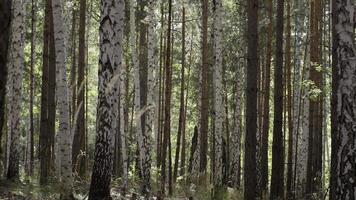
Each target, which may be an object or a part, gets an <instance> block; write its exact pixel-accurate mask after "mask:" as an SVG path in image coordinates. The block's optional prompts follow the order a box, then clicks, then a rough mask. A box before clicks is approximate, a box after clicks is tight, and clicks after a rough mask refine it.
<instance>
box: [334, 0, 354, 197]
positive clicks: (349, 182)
mask: <svg viewBox="0 0 356 200" xmlns="http://www.w3.org/2000/svg"><path fill="white" fill-rule="evenodd" d="M332 8H333V20H332V21H333V26H332V27H333V54H332V57H333V88H332V91H333V94H332V98H333V103H332V116H333V118H332V161H331V162H332V165H331V166H332V168H331V182H330V183H331V191H330V194H331V195H330V199H331V200H336V199H342V200H354V199H355V198H356V185H355V182H356V180H355V174H356V167H355V163H356V149H355V144H356V137H355V124H356V118H355V116H356V99H355V97H356V94H355V93H356V91H355V88H356V81H355V79H356V58H355V54H356V49H355V43H354V32H353V31H354V23H355V21H354V20H355V18H354V17H355V8H354V1H353V0H344V1H336V0H333V1H332Z"/></svg>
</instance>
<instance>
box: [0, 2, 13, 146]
mask: <svg viewBox="0 0 356 200" xmlns="http://www.w3.org/2000/svg"><path fill="white" fill-rule="evenodd" d="M11 2H12V1H11V0H6V1H1V2H0V13H1V14H0V24H1V26H0V153H2V147H1V144H2V132H3V131H2V130H3V125H4V122H5V95H6V84H7V71H8V70H7V66H6V64H7V62H8V59H7V58H8V51H9V39H10V27H11Z"/></svg>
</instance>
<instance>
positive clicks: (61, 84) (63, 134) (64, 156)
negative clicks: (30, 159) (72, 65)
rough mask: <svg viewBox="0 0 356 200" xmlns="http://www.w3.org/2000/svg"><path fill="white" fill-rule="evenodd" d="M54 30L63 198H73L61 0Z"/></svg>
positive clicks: (56, 0) (56, 1) (57, 1)
mask: <svg viewBox="0 0 356 200" xmlns="http://www.w3.org/2000/svg"><path fill="white" fill-rule="evenodd" d="M52 11H53V31H54V39H55V50H56V78H57V79H56V85H57V86H56V87H57V88H56V91H57V99H58V100H57V105H58V110H59V129H58V131H59V132H58V135H59V137H58V138H59V141H58V148H59V149H58V150H59V151H58V155H57V156H59V160H60V169H59V170H60V175H61V179H60V183H61V184H60V185H61V199H73V198H74V197H73V176H72V151H71V150H72V141H71V138H72V137H71V130H70V116H69V99H68V85H67V72H66V46H65V40H64V39H65V38H64V33H65V31H64V21H63V17H62V4H61V1H60V0H53V1H52Z"/></svg>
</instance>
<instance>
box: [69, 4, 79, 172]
mask: <svg viewBox="0 0 356 200" xmlns="http://www.w3.org/2000/svg"><path fill="white" fill-rule="evenodd" d="M75 7H76V3H75V2H74V5H73V8H72V30H71V39H72V41H71V42H72V43H71V57H72V58H71V61H72V63H71V69H70V87H71V98H70V100H71V106H70V112H71V113H70V117H71V120H70V123H71V127H72V126H73V123H74V122H73V121H74V117H75V113H76V110H77V109H76V107H77V104H76V99H77V87H76V85H77V84H76V80H77V33H78V32H77V10H76V8H75ZM75 148H76V147H74V148H73V151H74V149H75ZM75 157H76V156H75ZM73 158H74V156H73ZM74 165H75V162H73V170H75V168H74V167H75V166H74Z"/></svg>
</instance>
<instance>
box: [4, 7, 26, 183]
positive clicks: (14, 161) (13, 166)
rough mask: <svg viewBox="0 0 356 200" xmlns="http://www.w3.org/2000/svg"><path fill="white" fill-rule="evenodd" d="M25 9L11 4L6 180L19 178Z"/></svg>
mask: <svg viewBox="0 0 356 200" xmlns="http://www.w3.org/2000/svg"><path fill="white" fill-rule="evenodd" d="M24 11H25V8H24V2H23V1H22V0H14V1H13V2H12V24H11V32H12V37H11V40H10V57H9V61H10V62H9V63H10V64H9V65H8V69H9V74H8V77H9V82H8V84H9V87H8V89H9V99H8V102H9V104H8V109H9V110H8V137H9V138H8V142H9V143H8V148H9V149H8V162H7V179H17V178H19V159H20V136H21V124H20V117H21V103H22V76H23V70H24V40H25V38H24V32H25V13H24Z"/></svg>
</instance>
